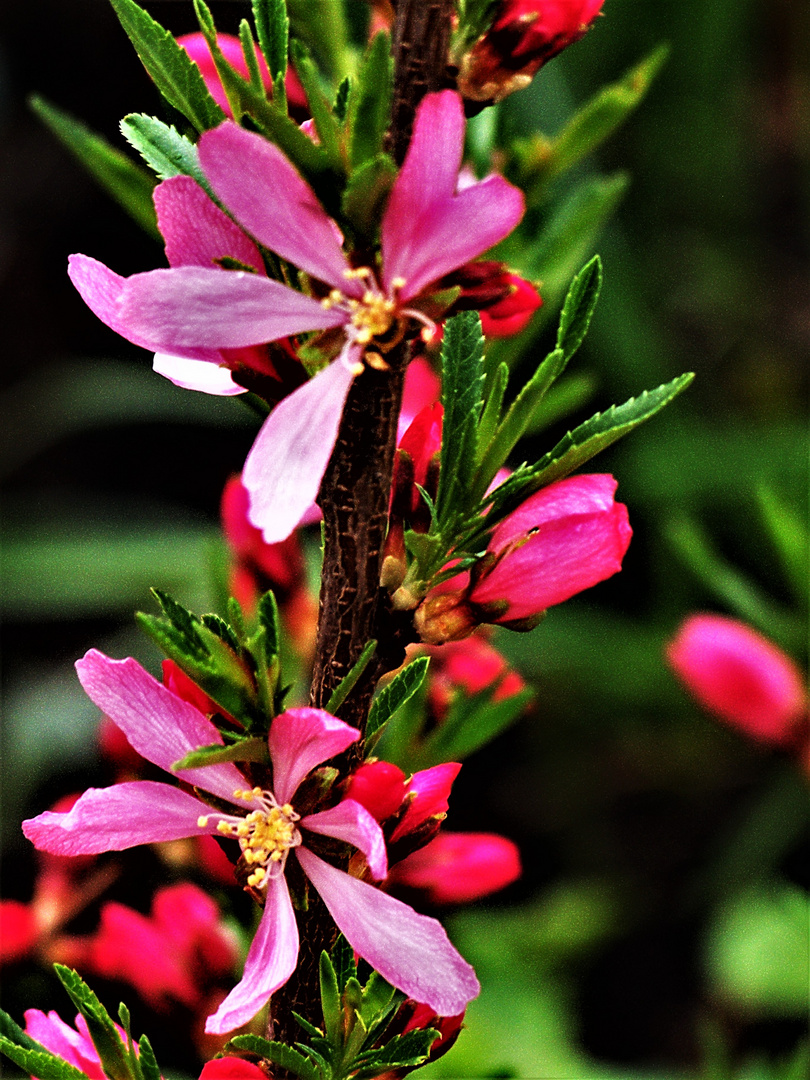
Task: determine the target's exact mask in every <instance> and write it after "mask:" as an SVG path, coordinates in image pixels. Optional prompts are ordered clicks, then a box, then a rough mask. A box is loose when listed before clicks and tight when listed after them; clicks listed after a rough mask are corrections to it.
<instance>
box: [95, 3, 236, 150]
mask: <svg viewBox="0 0 810 1080" xmlns="http://www.w3.org/2000/svg"><path fill="white" fill-rule="evenodd" d="M110 3H111V4H112V6H113V8H114V9H115V13H116V15H117V16H118V19H119V21H120V23H121V25H122V26H123V28H124V30H126V32H127V35H128V37H129V39H130V41H131V42H132V44H133V45H134V46H135V51H136V52H137V53H138V56H139V57H140V58H141V61H142V63H143V65H144V67H145V68H146V70H147V71H148V72H149V74H150V75H151V77H152V80H153V82H154V83H155V86H157V88H158V90H159V91H160V92H161V94H163V96H164V97H165V98H166V100H167V101H168V102H169V104H170V105H173V106H174V108H175V109H177V110H178V111H179V112H181V113H182V114H183V116H185V117H186V119H187V120H189V121H190V122H191V123H192V124H193V125H194V127H195V128H196V129H197V131H200V132H202V131H207V130H208V129H209V128H214V127H217V125H218V124H221V123H222V122H223V120H225V113H224V112H223V111H222V109H221V108H220V107H219V105H217V103H216V101H214V99H213V98H212V97H211V94H210V93H209V92H208V88H207V87H206V85H205V80H204V79H203V77H202V73H201V72H200V69H199V68H198V67H197V65H196V64H195V63H194V62H193V61H192V60H191V58H190V57H189V55H188V53H187V52H186V51H185V49H183V48H182V47H181V46H180V45H178V44H177V42H176V41H175V39H174V38H173V37H172V35H171V34H170V33H169V31H168V30H165V29H164V28H163V27H162V26H161V25H160V23H158V22H156V21H155V20H154V19H153V18H152V16H151V15H149V14H148V13H147V12H146V11H144V10H143V8H141V7H138V5H137V4H136V3H135V2H134V0H110Z"/></svg>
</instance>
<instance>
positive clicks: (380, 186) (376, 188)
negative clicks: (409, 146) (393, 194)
mask: <svg viewBox="0 0 810 1080" xmlns="http://www.w3.org/2000/svg"><path fill="white" fill-rule="evenodd" d="M396 178H397V167H396V165H395V164H394V160H393V158H390V157H389V156H388V154H377V156H376V157H373V158H371V159H370V160H368V161H366V162H364V163H363V164H362V165H361V166H360V167H359V168H357V169H355V170H354V171H353V172H352V174H351V176H350V177H349V180H348V183H347V184H346V187H345V189H344V191H343V196H342V200H341V207H342V210H343V213H344V214H345V216H346V217H347V218H348V219H349V221H350V222H351V224H352V226H353V227H354V229H355V232H356V233H357V235H358V236H359V237H360V238H361V239H362V240H365V241H366V242H367V243H374V242H375V241H376V239H377V234H378V232H379V230H380V220H381V218H382V210H383V206H384V204H385V201H386V199H387V198H388V193H389V192H390V190H391V187H392V185H393V183H394V181H395V180H396Z"/></svg>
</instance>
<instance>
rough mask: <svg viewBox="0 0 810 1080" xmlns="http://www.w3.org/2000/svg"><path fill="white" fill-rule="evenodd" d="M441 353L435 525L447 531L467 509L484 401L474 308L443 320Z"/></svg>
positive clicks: (481, 340) (480, 340)
mask: <svg viewBox="0 0 810 1080" xmlns="http://www.w3.org/2000/svg"><path fill="white" fill-rule="evenodd" d="M441 357H442V404H443V406H444V422H443V428H442V448H441V456H440V466H439V467H440V472H439V489H438V492H437V493H436V519H437V520H436V530H437V531H438V532H442V533H444V534H449V533H450V532H451V531H452V527H453V524H454V522H455V520H456V519H457V517H458V515H459V512H461V511H462V510H463V509H466V507H465V506H464V503H465V501H466V499H467V498H468V491H469V487H470V481H471V480H472V475H473V470H474V468H475V461H476V454H477V441H478V430H477V429H478V420H479V417H480V415H481V410H482V407H483V404H484V402H483V390H484V335H483V332H482V330H481V317H480V316H479V314H478V312H477V311H462V312H461V313H460V314H459V315H456V316H455V317H454V318H452V319H449V320H448V321H447V324H446V326H445V330H444V339H443V341H442V353H441Z"/></svg>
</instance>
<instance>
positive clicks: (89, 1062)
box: [24, 1009, 120, 1080]
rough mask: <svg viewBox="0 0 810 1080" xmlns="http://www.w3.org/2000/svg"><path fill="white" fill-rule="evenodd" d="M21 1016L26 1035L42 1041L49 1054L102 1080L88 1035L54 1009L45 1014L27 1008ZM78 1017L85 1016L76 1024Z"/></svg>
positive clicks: (100, 1069)
mask: <svg viewBox="0 0 810 1080" xmlns="http://www.w3.org/2000/svg"><path fill="white" fill-rule="evenodd" d="M24 1015H25V1033H26V1035H29V1036H30V1037H31V1038H32V1039H35V1040H36V1042H38V1043H41V1044H42V1046H44V1047H45V1048H46V1049H47V1050H50V1051H51V1053H52V1054H56V1055H57V1056H58V1057H61V1058H63V1059H64V1060H65V1061H67V1062H68V1064H69V1065H74V1066H75V1067H76V1068H77V1069H78V1070H79V1071H80V1072H83V1073H84V1074H85V1076H87V1077H88V1080H104V1071H103V1069H102V1068H101V1065H100V1063H99V1057H98V1051H97V1050H96V1048H95V1046H93V1043H92V1041H91V1039H90V1038H89V1036H86V1035H84V1034H82V1033H81V1032H79V1031H76V1030H75V1029H74V1028H72V1027H71V1026H70V1025H69V1024H66V1023H65V1021H64V1020H63V1019H62V1018H61V1016H59V1015H58V1013H56V1012H54V1011H53V1010H51V1012H49V1013H48V1014H47V1016H46V1015H45V1013H43V1012H40V1010H39V1009H26V1011H25V1014H24ZM79 1019H84V1017H76V1020H77V1026H78V1021H79ZM116 1026H117V1025H116ZM119 1030H120V1029H119Z"/></svg>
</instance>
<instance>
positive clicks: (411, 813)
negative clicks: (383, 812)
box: [391, 761, 461, 840]
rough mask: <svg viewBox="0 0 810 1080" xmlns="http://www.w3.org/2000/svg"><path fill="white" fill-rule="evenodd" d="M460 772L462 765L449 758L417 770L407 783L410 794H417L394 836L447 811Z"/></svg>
mask: <svg viewBox="0 0 810 1080" xmlns="http://www.w3.org/2000/svg"><path fill="white" fill-rule="evenodd" d="M460 771H461V766H460V765H459V764H458V763H457V762H455V761H446V762H443V763H442V764H441V765H432V766H431V767H430V768H429V769H420V770H419V772H416V773H414V774H413V776H412V777H411V780H410V783H409V784H408V793H409V794H411V793H415V795H416V797H415V798H413V799H412V800H411V801H410V802H409V804H408V809H407V810H406V811H405V813H404V814H403V816H402V818H401V820H400V821H399V824H398V825H397V827H396V828H395V829H394V832H393V834H392V836H391V839H392V840H399V838H400V837H401V836H404V835H405V834H406V833H409V832H413V830H414V829H416V828H418V827H419V826H420V825H422V824H423V823H424V822H425V821H427V819H428V818H429V817H433V816H434V814H446V813H447V806H448V801H447V800H448V799H449V798H450V789H451V788H452V786H453V781H454V780H455V779H456V777H457V776H458V774H459V772H460Z"/></svg>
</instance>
